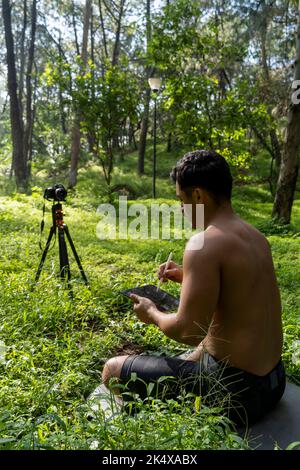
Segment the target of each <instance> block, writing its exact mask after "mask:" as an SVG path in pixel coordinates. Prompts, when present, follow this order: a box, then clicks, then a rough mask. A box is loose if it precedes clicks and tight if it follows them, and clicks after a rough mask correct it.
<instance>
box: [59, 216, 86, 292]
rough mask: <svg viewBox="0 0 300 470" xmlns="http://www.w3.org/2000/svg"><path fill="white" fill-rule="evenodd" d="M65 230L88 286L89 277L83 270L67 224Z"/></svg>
mask: <svg viewBox="0 0 300 470" xmlns="http://www.w3.org/2000/svg"><path fill="white" fill-rule="evenodd" d="M65 232H66V235H67V238H68V240H69V243H70V246H71V249H72V251H73V255H74V258H75V259H76V262H77V264H78V268H79V271H80V272H81V275H82V278H83V280H84V282H85V284H86V285H87V286H88V285H89V283H88V280H87V277H86V275H85V273H84V270H83V267H82V264H81V262H80V259H79V256H78V254H77V251H76V248H75V245H74V243H73V240H72V238H71V235H70V232H69V229H68V227H67V226H66V225H65Z"/></svg>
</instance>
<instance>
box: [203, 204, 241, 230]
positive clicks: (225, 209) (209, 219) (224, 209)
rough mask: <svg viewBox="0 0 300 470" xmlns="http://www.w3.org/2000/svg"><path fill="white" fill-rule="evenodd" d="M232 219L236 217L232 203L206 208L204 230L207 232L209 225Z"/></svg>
mask: <svg viewBox="0 0 300 470" xmlns="http://www.w3.org/2000/svg"><path fill="white" fill-rule="evenodd" d="M232 217H235V213H234V211H233V209H232V206H231V203H230V202H224V203H222V204H220V205H217V204H215V205H214V206H211V207H204V229H205V230H206V229H207V227H208V226H209V225H213V224H214V223H219V222H221V221H222V220H228V219H229V218H232Z"/></svg>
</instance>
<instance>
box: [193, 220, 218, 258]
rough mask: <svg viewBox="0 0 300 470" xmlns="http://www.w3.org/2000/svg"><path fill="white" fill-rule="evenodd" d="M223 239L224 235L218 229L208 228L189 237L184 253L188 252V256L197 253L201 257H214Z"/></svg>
mask: <svg viewBox="0 0 300 470" xmlns="http://www.w3.org/2000/svg"><path fill="white" fill-rule="evenodd" d="M224 238H225V237H224V234H223V233H222V231H220V230H219V229H218V228H216V227H209V228H207V229H206V230H204V231H202V232H197V233H195V234H194V235H192V236H191V237H190V239H189V240H188V242H187V244H186V252H190V256H193V254H195V255H196V253H199V254H201V255H202V256H210V255H214V257H215V256H216V253H217V251H218V249H221V247H222V246H223V245H224V241H225V240H224ZM193 252H194V253H193Z"/></svg>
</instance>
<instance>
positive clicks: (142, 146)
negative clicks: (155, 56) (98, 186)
mask: <svg viewBox="0 0 300 470" xmlns="http://www.w3.org/2000/svg"><path fill="white" fill-rule="evenodd" d="M146 39H147V44H146V58H147V59H148V51H149V45H150V41H151V0H146ZM150 74H151V68H150V67H149V65H147V66H146V69H145V75H146V77H147V79H148V78H149V77H150ZM150 96H151V91H150V88H149V86H148V83H147V88H146V93H145V97H144V113H143V118H142V123H141V134H140V141H139V157H138V173H139V175H142V174H143V173H144V165H145V152H146V142H147V133H148V121H149V105H150Z"/></svg>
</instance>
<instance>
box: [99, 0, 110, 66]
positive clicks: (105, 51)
mask: <svg viewBox="0 0 300 470" xmlns="http://www.w3.org/2000/svg"><path fill="white" fill-rule="evenodd" d="M98 5H99V15H100V24H101V29H102V36H103V47H104V54H105V58H106V59H107V58H108V50H107V40H106V32H105V27H104V20H103V13H102V3H101V0H98Z"/></svg>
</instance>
